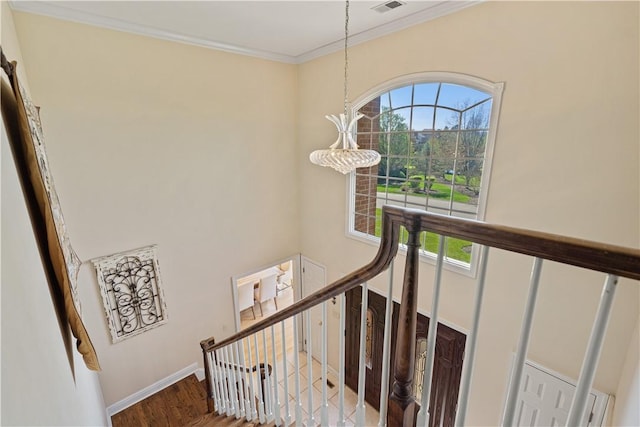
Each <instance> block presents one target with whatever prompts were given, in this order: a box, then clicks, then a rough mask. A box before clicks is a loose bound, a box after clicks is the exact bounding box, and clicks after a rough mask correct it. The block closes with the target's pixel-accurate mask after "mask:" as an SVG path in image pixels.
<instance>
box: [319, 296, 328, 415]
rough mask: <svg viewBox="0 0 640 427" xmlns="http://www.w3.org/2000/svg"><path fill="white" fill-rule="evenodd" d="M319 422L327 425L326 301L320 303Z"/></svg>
mask: <svg viewBox="0 0 640 427" xmlns="http://www.w3.org/2000/svg"><path fill="white" fill-rule="evenodd" d="M321 408H322V409H321V410H320V423H321V425H323V426H328V425H329V400H328V397H327V302H326V301H325V302H323V303H322V406H321Z"/></svg>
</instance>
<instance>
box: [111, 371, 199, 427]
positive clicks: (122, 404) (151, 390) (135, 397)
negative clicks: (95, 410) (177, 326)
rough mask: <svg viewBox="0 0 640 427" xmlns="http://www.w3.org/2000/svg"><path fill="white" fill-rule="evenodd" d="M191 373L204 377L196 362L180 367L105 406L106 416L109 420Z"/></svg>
mask: <svg viewBox="0 0 640 427" xmlns="http://www.w3.org/2000/svg"><path fill="white" fill-rule="evenodd" d="M191 374H195V375H196V377H197V378H198V380H199V381H202V379H201V378H204V369H202V368H198V364H197V363H194V364H192V365H189V366H187V367H186V368H184V369H180V370H179V371H178V372H176V373H173V374H171V375H169V376H168V377H166V378H163V379H161V380H160V381H156V382H155V383H153V384H151V385H150V386H147V387H145V388H143V389H142V390H139V391H136V392H135V393H133V394H132V395H130V396H127V397H125V398H124V399H122V400H120V401H118V402H116V403H114V404H113V405H110V406H108V407H107V416H108V418H109V421H110V420H111V416H113V415H115V414H117V413H118V412H120V411H122V410H124V409H126V408H128V407H129V406H131V405H134V404H136V403H138V402H140V401H141V400H144V399H146V398H147V397H149V396H151V395H153V394H155V393H157V392H159V391H160V390H162V389H164V388H167V387H168V386H170V385H171V384H173V383H177V382H178V381H180V380H181V379H183V378H186V377H188V376H189V375H191Z"/></svg>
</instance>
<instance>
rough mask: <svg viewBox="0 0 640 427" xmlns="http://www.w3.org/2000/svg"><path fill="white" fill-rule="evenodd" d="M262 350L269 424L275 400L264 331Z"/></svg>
mask: <svg viewBox="0 0 640 427" xmlns="http://www.w3.org/2000/svg"><path fill="white" fill-rule="evenodd" d="M262 350H263V356H264V382H265V384H264V412H265V415H266V417H267V422H270V421H271V420H273V398H272V397H271V374H270V373H269V353H267V333H266V332H265V330H264V329H263V330H262Z"/></svg>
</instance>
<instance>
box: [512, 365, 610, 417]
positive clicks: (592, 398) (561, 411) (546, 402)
mask: <svg viewBox="0 0 640 427" xmlns="http://www.w3.org/2000/svg"><path fill="white" fill-rule="evenodd" d="M522 375H523V377H522V385H521V388H520V395H519V398H518V399H519V401H518V407H517V410H516V422H517V424H516V425H517V426H522V427H533V426H564V425H565V424H566V422H567V418H568V416H569V409H570V407H571V401H572V400H573V394H574V392H575V389H576V386H575V383H573V382H572V381H570V380H568V379H563V378H560V376H559V375H557V374H554V373H551V372H548V371H547V370H545V369H544V368H542V367H541V366H538V365H536V366H534V364H532V363H531V362H527V363H525V366H524V371H523V374H522ZM598 397H600V398H601V399H602V398H606V395H603V394H601V393H599V392H592V393H590V394H589V396H588V399H587V413H586V415H585V418H584V420H583V422H582V423H581V424H580V425H585V426H586V425H589V426H596V425H601V422H602V416H603V414H598V413H597V412H598V411H599V408H600V407H602V408H604V406H605V405H598V407H596V404H595V403H596V398H598Z"/></svg>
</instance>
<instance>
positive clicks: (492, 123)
mask: <svg viewBox="0 0 640 427" xmlns="http://www.w3.org/2000/svg"><path fill="white" fill-rule="evenodd" d="M424 83H450V84H456V85H461V86H466V87H469V88H471V89H476V90H480V91H483V92H485V93H487V94H488V95H490V96H491V98H492V100H491V103H492V105H491V111H490V113H489V127H488V129H489V131H488V135H487V141H486V148H485V157H484V165H483V171H482V179H481V182H480V194H479V198H478V206H477V215H476V219H477V220H478V221H482V220H484V218H485V212H486V205H487V198H488V193H489V188H490V181H491V171H492V169H493V153H494V150H495V141H496V137H497V133H498V122H499V116H500V110H501V105H502V93H503V91H504V86H505V84H504V82H491V81H489V80H485V79H482V78H479V77H475V76H472V75H469V74H462V73H454V72H439V71H436V72H421V73H413V74H407V75H404V76H400V77H396V78H394V79H391V80H388V81H386V82H383V83H381V84H379V85H377V86H375V87H373V88H371V89H369V90H368V91H366V92H365V93H364V94H362V95H360V96H359V97H358V98H356V99H355V100H354V101H353V102H352V103H351V104H350V105H349V109H350V112H351V114H352V115H353V114H356V113H357V112H358V111H359V110H360V109H361V108H362V107H363V106H365V105H366V104H367V103H369V102H370V101H372V100H373V99H375V98H376V97H379V96H381V95H383V94H385V93H387V92H389V91H392V90H395V89H399V88H402V87H405V86H409V85H417V84H424ZM412 105H413V104H412ZM346 193H347V207H348V211H347V223H346V235H347V237H349V238H351V239H355V240H358V241H361V242H365V243H368V244H372V245H375V246H377V245H379V243H380V238H379V237H375V236H372V235H370V234H368V233H365V232H362V231H357V230H356V229H355V216H356V208H355V199H356V197H355V195H356V172H355V171H354V172H351V173H350V174H349V175H348V178H347V192H346ZM400 251H401V253H406V246H405V245H402V244H401V245H400ZM480 254H481V251H480V248H479V246H478V245H477V244H475V243H474V244H473V245H472V249H471V261H470V262H469V263H466V262H463V261H459V260H455V259H451V258H446V257H445V262H444V267H445V268H446V269H447V270H452V271H455V272H458V273H461V274H463V275H467V276H470V277H475V276H476V274H477V266H478V264H479V263H480V261H481V260H480V258H481V255H480ZM436 257H437V254H434V253H431V252H428V251H426V250H424V249H422V248H421V249H420V260H421V261H423V262H427V263H430V264H435V261H436Z"/></svg>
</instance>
